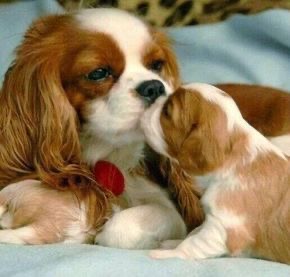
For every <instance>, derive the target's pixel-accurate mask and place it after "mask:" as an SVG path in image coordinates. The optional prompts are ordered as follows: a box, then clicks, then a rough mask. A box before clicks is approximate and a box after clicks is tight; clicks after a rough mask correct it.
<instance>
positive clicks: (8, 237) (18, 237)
mask: <svg viewBox="0 0 290 277" xmlns="http://www.w3.org/2000/svg"><path fill="white" fill-rule="evenodd" d="M35 236H36V233H35V230H34V229H33V227H30V226H27V227H22V228H18V229H9V230H0V243H12V244H26V243H27V240H31V239H32V238H34V237H35Z"/></svg>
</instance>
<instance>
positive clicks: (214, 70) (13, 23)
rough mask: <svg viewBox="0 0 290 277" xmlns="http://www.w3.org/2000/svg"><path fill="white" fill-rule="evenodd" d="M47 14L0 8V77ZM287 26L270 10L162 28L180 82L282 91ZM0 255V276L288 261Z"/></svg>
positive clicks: (106, 253)
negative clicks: (177, 66)
mask: <svg viewBox="0 0 290 277" xmlns="http://www.w3.org/2000/svg"><path fill="white" fill-rule="evenodd" d="M50 12H61V9H60V7H58V6H57V4H56V3H55V2H54V1H52V0H38V1H22V2H20V3H16V4H11V5H4V6H0V80H1V78H3V74H4V73H5V71H6V70H7V68H8V66H9V63H10V62H11V60H12V59H13V49H14V48H15V47H16V45H17V44H18V43H19V41H20V40H21V37H22V35H23V32H24V30H25V29H26V28H27V26H28V25H29V23H30V22H31V20H33V19H34V18H36V17H37V16H39V15H44V14H47V13H50ZM289 30H290V12H288V11H281V10H273V11H269V12H265V13H262V14H259V15H256V16H247V17H245V16H235V17H233V18H231V19H230V20H228V21H226V22H224V23H220V24H215V25H205V26H201V27H199V26H196V27H184V28H171V29H169V30H168V31H169V33H170V35H171V36H172V37H173V39H174V40H175V42H176V46H175V47H176V52H177V54H178V58H179V62H180V66H181V70H182V76H183V79H184V80H185V81H198V82H208V83H215V82H244V83H256V84H266V85H271V86H275V87H279V88H282V89H286V90H290V78H289V73H290V35H289ZM0 105H1V103H0ZM0 143H1V142H0ZM0 257H1V259H0V276H118V277H121V276H133V277H138V276H154V277H155V276H164V277H165V276H166V277H167V276H182V277H186V276H202V277H207V276H213V277H219V276H255V277H259V276H261V277H268V276H269V277H270V276H273V277H274V276H275V277H278V276H279V277H284V276H285V277H286V276H290V267H289V266H286V265H282V264H278V263H272V262H267V261H262V260H255V259H238V258H235V259H234V258H222V259H209V260H204V261H200V262H186V261H182V260H177V259H171V260H164V261H163V260H162V261H156V260H152V259H150V258H149V257H148V256H147V251H129V250H120V249H110V248H105V247H98V246H90V245H47V246H15V245H0Z"/></svg>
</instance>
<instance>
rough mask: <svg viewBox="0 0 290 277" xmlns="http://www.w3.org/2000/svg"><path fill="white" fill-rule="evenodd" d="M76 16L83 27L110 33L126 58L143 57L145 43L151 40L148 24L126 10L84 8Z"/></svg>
mask: <svg viewBox="0 0 290 277" xmlns="http://www.w3.org/2000/svg"><path fill="white" fill-rule="evenodd" d="M76 18H77V20H78V21H79V22H80V25H81V27H83V28H85V29H87V30H90V31H93V32H101V33H105V34H108V35H110V36H111V37H112V38H113V39H115V41H116V42H117V43H118V46H119V47H120V49H121V50H122V52H123V53H124V54H125V56H126V58H127V57H139V58H141V54H140V53H141V52H142V50H143V48H144V45H146V43H148V42H150V40H151V36H150V33H149V30H148V28H147V26H146V25H145V24H144V23H143V22H142V21H141V20H139V19H138V18H137V17H135V16H133V15H130V14H129V13H128V12H125V11H121V10H118V9H112V8H98V9H84V10H81V11H80V12H78V13H77V15H76ZM138 54H139V55H138ZM136 55H137V56H136Z"/></svg>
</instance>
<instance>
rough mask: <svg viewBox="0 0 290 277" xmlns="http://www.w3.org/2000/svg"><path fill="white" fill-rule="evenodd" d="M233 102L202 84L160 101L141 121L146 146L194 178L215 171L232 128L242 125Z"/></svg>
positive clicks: (227, 148)
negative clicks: (169, 159)
mask: <svg viewBox="0 0 290 277" xmlns="http://www.w3.org/2000/svg"><path fill="white" fill-rule="evenodd" d="M242 121H243V119H242V117H241V114H240V112H239V110H238V108H237V106H236V104H235V103H234V101H233V100H232V99H231V98H230V97H229V96H228V95H227V94H226V93H224V92H223V91H221V90H219V89H217V88H215V87H213V86H210V85H205V84H191V85H187V86H184V87H182V88H179V89H178V90H177V91H176V92H175V93H174V94H172V95H171V96H170V97H169V98H166V97H163V98H160V99H159V100H158V101H157V102H156V103H155V104H154V105H153V106H151V107H150V108H149V110H148V111H147V112H146V113H145V114H144V117H143V118H142V127H143V130H144V133H145V136H146V139H147V141H148V143H149V144H150V145H151V146H152V147H153V148H154V149H155V151H157V152H159V153H162V154H163V155H165V156H167V157H169V158H171V159H175V160H177V161H178V162H179V163H180V165H181V167H182V168H184V169H185V170H186V171H188V172H190V173H192V174H194V175H202V174H205V173H208V172H210V171H213V170H215V169H217V168H218V167H219V166H221V165H222V164H223V162H224V161H225V159H226V157H227V154H228V153H229V152H230V150H231V147H232V140H233V133H234V132H233V131H234V126H236V124H237V123H238V122H242Z"/></svg>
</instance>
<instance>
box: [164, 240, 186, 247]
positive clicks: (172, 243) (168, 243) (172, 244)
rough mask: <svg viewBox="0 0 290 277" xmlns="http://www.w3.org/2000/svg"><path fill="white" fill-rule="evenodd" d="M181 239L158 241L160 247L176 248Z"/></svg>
mask: <svg viewBox="0 0 290 277" xmlns="http://www.w3.org/2000/svg"><path fill="white" fill-rule="evenodd" d="M181 242H182V240H165V241H162V242H161V243H160V248H161V249H174V248H176V247H177V246H178V245H179V244H180V243H181Z"/></svg>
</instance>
